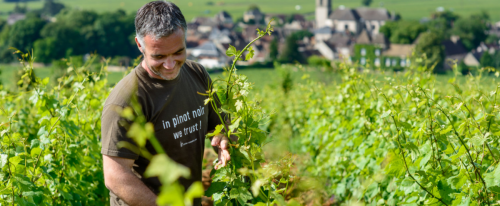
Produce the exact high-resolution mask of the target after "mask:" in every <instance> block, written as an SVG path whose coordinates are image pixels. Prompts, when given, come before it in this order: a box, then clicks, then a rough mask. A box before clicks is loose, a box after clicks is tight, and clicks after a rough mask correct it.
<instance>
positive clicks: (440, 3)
mask: <svg viewBox="0 0 500 206" xmlns="http://www.w3.org/2000/svg"><path fill="white" fill-rule="evenodd" d="M59 2H62V3H64V4H65V5H67V6H69V7H72V8H78V9H90V10H95V11H98V12H102V11H114V10H117V9H123V10H125V11H127V12H135V11H137V10H138V9H139V8H140V7H141V6H142V5H144V4H145V3H147V2H149V1H143V0H106V1H102V0H59ZM172 2H174V3H175V4H177V5H178V6H179V7H180V8H181V10H182V12H183V13H184V16H185V17H186V20H187V21H191V19H193V18H194V17H196V16H210V17H212V16H214V15H215V14H216V13H217V12H219V11H221V10H225V11H227V12H229V13H230V14H231V15H232V16H233V18H234V19H237V18H239V17H241V16H242V15H243V12H244V11H245V10H246V9H247V8H248V7H249V6H250V5H251V4H256V5H258V6H259V7H260V9H261V11H262V12H264V13H285V14H291V13H311V14H313V13H314V10H315V1H314V0H252V1H248V0H187V1H184V0H172ZM208 2H212V3H213V5H209V4H208ZM332 3H333V7H334V8H337V7H339V6H340V5H344V6H346V7H358V6H360V5H361V0H333V1H332ZM296 5H300V6H301V9H300V10H299V11H297V10H295V6H296ZM14 6H15V4H13V3H6V2H4V1H0V12H2V13H3V14H2V15H0V17H1V18H6V17H7V15H6V13H7V12H9V11H12V9H13V8H14ZM371 6H372V7H384V8H387V9H388V10H389V11H390V12H393V11H394V12H398V13H400V14H401V15H402V17H403V18H404V19H411V20H419V19H421V18H422V17H429V16H430V14H431V12H434V11H436V8H437V7H444V8H445V9H451V10H453V11H455V12H457V13H458V14H460V15H462V16H468V15H470V14H472V13H474V12H478V11H481V10H485V11H487V12H488V13H489V14H490V16H491V19H492V21H500V12H497V11H498V10H500V1H498V0H374V1H373V3H372V5H371ZM41 7H42V1H38V2H29V3H28V8H31V9H38V8H41Z"/></svg>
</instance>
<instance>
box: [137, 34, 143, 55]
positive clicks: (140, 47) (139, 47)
mask: <svg viewBox="0 0 500 206" xmlns="http://www.w3.org/2000/svg"><path fill="white" fill-rule="evenodd" d="M135 43H136V44H137V48H138V49H139V51H140V52H141V53H142V54H144V47H143V46H144V45H141V43H140V42H139V40H138V39H137V37H135Z"/></svg>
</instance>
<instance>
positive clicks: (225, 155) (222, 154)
mask: <svg viewBox="0 0 500 206" xmlns="http://www.w3.org/2000/svg"><path fill="white" fill-rule="evenodd" d="M226 147H227V146H226ZM218 158H219V161H218V163H217V164H216V165H215V169H219V168H221V167H225V166H226V165H227V163H228V162H229V160H231V155H230V154H229V151H228V150H227V149H221V148H219V151H218Z"/></svg>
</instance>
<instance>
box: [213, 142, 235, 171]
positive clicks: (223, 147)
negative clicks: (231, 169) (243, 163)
mask: <svg viewBox="0 0 500 206" xmlns="http://www.w3.org/2000/svg"><path fill="white" fill-rule="evenodd" d="M212 146H213V147H215V148H218V151H217V154H218V158H219V161H218V162H217V164H216V165H215V166H214V168H215V169H216V170H217V169H219V168H221V167H224V166H226V164H227V162H228V161H229V160H231V156H230V155H229V150H228V148H229V139H228V138H227V137H226V136H225V135H223V134H217V135H215V136H214V137H213V138H212Z"/></svg>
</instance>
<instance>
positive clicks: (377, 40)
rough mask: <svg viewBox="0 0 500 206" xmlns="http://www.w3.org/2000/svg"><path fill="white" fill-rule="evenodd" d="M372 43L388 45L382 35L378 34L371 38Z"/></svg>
mask: <svg viewBox="0 0 500 206" xmlns="http://www.w3.org/2000/svg"><path fill="white" fill-rule="evenodd" d="M372 43H374V44H388V43H389V41H388V40H387V38H385V35H384V34H383V33H378V34H375V35H373V36H372Z"/></svg>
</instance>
